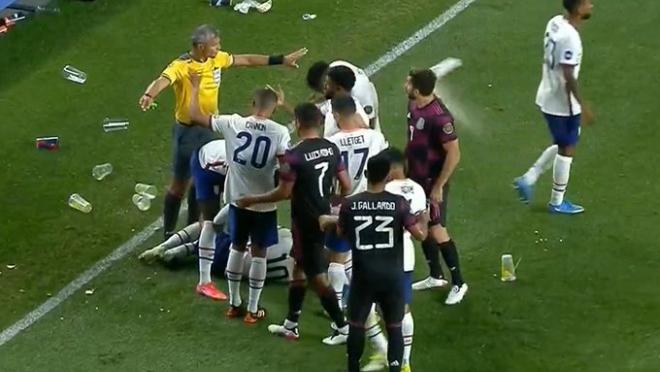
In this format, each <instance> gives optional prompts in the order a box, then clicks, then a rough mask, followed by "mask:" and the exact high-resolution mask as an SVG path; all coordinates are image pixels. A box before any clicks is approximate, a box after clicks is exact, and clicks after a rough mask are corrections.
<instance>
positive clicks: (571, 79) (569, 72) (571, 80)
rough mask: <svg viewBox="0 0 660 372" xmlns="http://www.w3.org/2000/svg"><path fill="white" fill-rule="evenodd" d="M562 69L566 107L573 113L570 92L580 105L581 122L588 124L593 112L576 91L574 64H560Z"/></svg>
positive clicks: (576, 82)
mask: <svg viewBox="0 0 660 372" xmlns="http://www.w3.org/2000/svg"><path fill="white" fill-rule="evenodd" d="M561 67H562V71H563V74H564V79H566V94H567V96H568V100H569V101H568V107H569V110H571V115H573V105H572V104H571V102H570V100H571V94H572V95H573V97H575V99H576V100H577V101H578V102H579V103H580V105H581V106H582V118H583V122H584V123H586V124H590V123H591V122H592V120H593V113H592V112H591V109H590V107H589V105H588V104H586V102H584V101H583V100H582V97H581V96H580V93H579V92H578V81H577V79H576V78H575V73H574V70H575V66H574V65H561Z"/></svg>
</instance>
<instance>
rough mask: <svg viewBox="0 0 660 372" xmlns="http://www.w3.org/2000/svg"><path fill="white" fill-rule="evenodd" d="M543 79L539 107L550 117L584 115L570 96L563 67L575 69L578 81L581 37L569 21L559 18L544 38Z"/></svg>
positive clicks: (553, 19) (537, 101)
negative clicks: (568, 66)
mask: <svg viewBox="0 0 660 372" xmlns="http://www.w3.org/2000/svg"><path fill="white" fill-rule="evenodd" d="M543 47H544V51H545V52H544V58H543V59H544V61H543V78H542V79H541V84H540V85H539V89H538V92H537V93H536V104H537V105H538V106H539V107H540V108H541V111H543V112H544V113H546V114H550V115H555V116H570V115H571V109H572V114H573V115H578V114H580V113H581V112H582V107H581V106H580V103H579V102H578V101H577V99H575V96H574V95H573V94H571V97H570V105H569V97H568V93H567V92H566V79H564V72H563V70H562V65H571V66H575V69H574V70H573V76H574V77H575V79H576V80H577V78H578V76H579V74H580V64H581V63H582V40H581V39H580V34H579V33H578V31H577V30H576V29H575V27H573V25H571V24H570V23H569V22H568V20H567V19H566V18H564V16H562V15H558V16H556V17H554V18H552V19H551V20H550V22H548V26H547V27H546V29H545V37H544V38H543Z"/></svg>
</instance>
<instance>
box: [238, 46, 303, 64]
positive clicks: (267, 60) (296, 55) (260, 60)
mask: <svg viewBox="0 0 660 372" xmlns="http://www.w3.org/2000/svg"><path fill="white" fill-rule="evenodd" d="M305 54H307V48H301V49H298V50H296V51H295V52H292V53H289V54H287V55H272V56H267V55H262V54H238V55H234V66H238V67H241V66H244V67H252V66H270V65H284V66H287V67H291V68H298V67H299V66H298V60H299V59H301V58H302V57H304V56H305Z"/></svg>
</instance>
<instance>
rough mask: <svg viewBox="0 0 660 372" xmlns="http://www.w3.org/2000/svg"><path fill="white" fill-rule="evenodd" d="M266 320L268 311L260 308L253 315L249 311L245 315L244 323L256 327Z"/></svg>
mask: <svg viewBox="0 0 660 372" xmlns="http://www.w3.org/2000/svg"><path fill="white" fill-rule="evenodd" d="M264 319H266V309H264V308H261V307H260V308H258V309H257V312H256V313H251V312H249V311H248V313H247V314H245V317H244V318H243V323H245V324H247V325H255V324H257V323H259V321H261V320H264Z"/></svg>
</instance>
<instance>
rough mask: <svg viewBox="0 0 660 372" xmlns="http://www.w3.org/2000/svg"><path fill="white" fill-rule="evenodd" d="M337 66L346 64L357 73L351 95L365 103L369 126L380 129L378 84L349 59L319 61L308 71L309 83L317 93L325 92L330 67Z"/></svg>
mask: <svg viewBox="0 0 660 372" xmlns="http://www.w3.org/2000/svg"><path fill="white" fill-rule="evenodd" d="M335 66H346V67H348V68H350V69H351V71H353V74H354V75H355V85H354V86H353V89H351V95H352V96H353V97H355V98H356V99H357V100H358V102H360V103H361V104H362V105H363V108H364V112H365V113H366V114H367V116H368V118H369V127H370V128H371V129H376V130H377V131H380V121H379V119H378V112H379V111H378V92H377V91H376V86H374V84H373V83H372V82H371V80H369V77H368V76H367V74H366V73H365V72H364V70H362V69H361V68H359V67H357V66H355V65H354V64H352V63H350V62H347V61H341V60H338V61H334V62H331V63H330V64H328V63H327V62H325V61H318V62H316V63H314V64H313V65H312V67H310V68H309V70H308V71H307V85H308V86H309V87H310V88H311V89H312V90H314V91H315V92H317V93H325V79H326V77H327V73H328V69H330V68H332V67H335Z"/></svg>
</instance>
